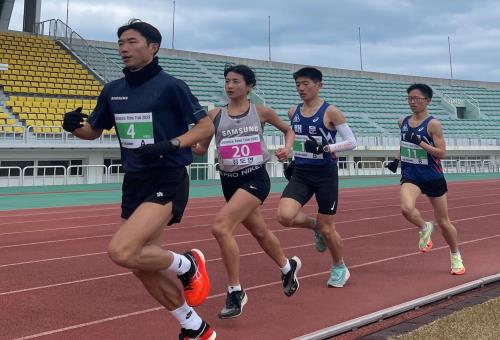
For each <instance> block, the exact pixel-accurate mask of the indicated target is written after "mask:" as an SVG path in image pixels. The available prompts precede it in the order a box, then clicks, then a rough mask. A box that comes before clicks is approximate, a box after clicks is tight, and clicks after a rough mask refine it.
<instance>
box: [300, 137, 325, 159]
mask: <svg viewBox="0 0 500 340" xmlns="http://www.w3.org/2000/svg"><path fill="white" fill-rule="evenodd" d="M307 137H309V139H308V140H306V142H305V143H304V150H306V152H310V153H314V154H316V155H319V154H322V153H323V145H321V144H318V142H317V141H316V139H314V137H313V136H311V135H310V134H308V135H307Z"/></svg>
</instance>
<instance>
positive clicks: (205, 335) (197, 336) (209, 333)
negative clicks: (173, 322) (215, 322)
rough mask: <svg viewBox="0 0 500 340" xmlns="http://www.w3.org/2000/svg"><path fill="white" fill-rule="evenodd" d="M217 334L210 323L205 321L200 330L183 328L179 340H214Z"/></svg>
mask: <svg viewBox="0 0 500 340" xmlns="http://www.w3.org/2000/svg"><path fill="white" fill-rule="evenodd" d="M216 336H217V334H216V333H215V331H214V330H213V329H212V327H210V325H209V324H208V323H206V322H205V321H203V322H202V323H201V326H200V328H198V329H185V328H181V333H180V334H179V340H214V339H215V338H216Z"/></svg>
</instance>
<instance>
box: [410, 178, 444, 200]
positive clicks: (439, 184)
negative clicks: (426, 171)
mask: <svg viewBox="0 0 500 340" xmlns="http://www.w3.org/2000/svg"><path fill="white" fill-rule="evenodd" d="M403 183H411V184H414V185H416V186H417V187H419V189H420V191H422V193H423V194H425V195H427V197H441V196H443V195H444V194H446V193H447V192H448V185H447V183H446V180H445V179H444V177H443V178H440V179H436V180H433V181H427V182H417V181H414V180H412V179H408V178H401V184H403Z"/></svg>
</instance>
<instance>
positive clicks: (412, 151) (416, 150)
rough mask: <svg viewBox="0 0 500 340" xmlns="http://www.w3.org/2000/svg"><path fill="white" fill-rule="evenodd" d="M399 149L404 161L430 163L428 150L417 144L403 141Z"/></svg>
mask: <svg viewBox="0 0 500 340" xmlns="http://www.w3.org/2000/svg"><path fill="white" fill-rule="evenodd" d="M399 151H400V154H401V161H402V162H405V163H411V164H422V165H427V164H429V161H428V158H427V151H425V150H424V149H422V148H421V147H420V146H418V145H416V144H413V143H409V142H405V141H401V145H400V149H399Z"/></svg>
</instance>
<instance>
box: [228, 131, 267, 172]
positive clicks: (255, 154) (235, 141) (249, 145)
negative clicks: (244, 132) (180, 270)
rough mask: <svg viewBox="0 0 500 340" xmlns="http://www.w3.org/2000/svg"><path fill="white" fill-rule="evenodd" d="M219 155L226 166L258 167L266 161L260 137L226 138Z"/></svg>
mask: <svg viewBox="0 0 500 340" xmlns="http://www.w3.org/2000/svg"><path fill="white" fill-rule="evenodd" d="M219 154H220V157H221V158H222V162H223V164H225V165H256V164H262V162H263V161H264V157H263V155H262V148H261V145H260V137H259V136H258V135H255V136H245V137H233V138H224V139H223V140H222V142H221V145H220V146H219Z"/></svg>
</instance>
